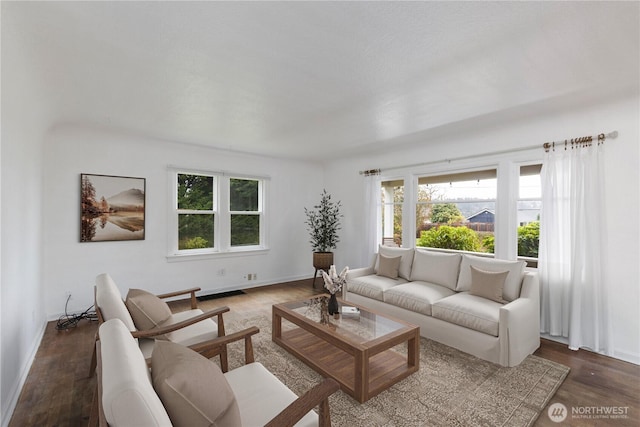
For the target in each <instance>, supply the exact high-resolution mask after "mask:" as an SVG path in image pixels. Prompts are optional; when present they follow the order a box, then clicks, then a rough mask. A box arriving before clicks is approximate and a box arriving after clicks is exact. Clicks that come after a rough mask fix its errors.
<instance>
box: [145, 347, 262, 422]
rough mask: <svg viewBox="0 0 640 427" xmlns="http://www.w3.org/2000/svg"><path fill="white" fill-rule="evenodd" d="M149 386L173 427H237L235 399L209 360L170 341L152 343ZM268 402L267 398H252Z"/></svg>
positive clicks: (222, 375)
mask: <svg viewBox="0 0 640 427" xmlns="http://www.w3.org/2000/svg"><path fill="white" fill-rule="evenodd" d="M151 371H152V376H153V386H154V387H155V389H156V391H157V393H158V395H159V396H160V399H161V400H162V402H163V403H164V406H165V408H166V409H167V412H168V413H169V417H170V418H171V422H172V423H173V425H174V426H176V427H183V426H184V427H210V426H216V427H236V426H240V425H241V421H240V409H239V408H238V403H237V401H236V397H235V395H234V393H233V390H232V389H231V386H230V385H229V382H228V381H227V379H226V378H225V376H224V374H223V373H222V371H221V370H220V368H219V367H218V365H216V364H215V363H213V362H212V361H211V360H208V359H207V358H205V357H204V356H201V355H200V354H198V353H196V352H195V351H193V350H191V349H190V348H187V347H184V346H182V345H180V344H176V343H172V342H170V341H156V344H155V348H154V350H153V356H151ZM256 398H258V399H261V398H264V399H268V396H256Z"/></svg>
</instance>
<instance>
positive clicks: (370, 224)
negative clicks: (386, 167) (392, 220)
mask: <svg viewBox="0 0 640 427" xmlns="http://www.w3.org/2000/svg"><path fill="white" fill-rule="evenodd" d="M381 203H382V200H381V198H380V175H378V174H371V175H365V177H364V203H363V209H364V214H363V215H362V218H363V230H364V234H363V236H364V242H363V243H364V245H362V247H363V250H362V255H361V257H362V259H361V260H360V261H361V263H362V264H361V266H362V267H368V266H369V265H371V263H372V262H373V258H374V255H375V254H376V253H377V252H378V244H379V243H380V242H381V241H382V239H381V236H380V224H381V222H380V219H381Z"/></svg>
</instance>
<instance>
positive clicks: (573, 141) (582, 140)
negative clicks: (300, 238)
mask: <svg viewBox="0 0 640 427" xmlns="http://www.w3.org/2000/svg"><path fill="white" fill-rule="evenodd" d="M617 137H618V131H617V130H614V131H613V132H609V133H607V134H604V133H601V134H598V135H589V136H581V137H579V138H571V139H570V140H566V139H565V140H564V141H561V142H556V141H552V142H545V143H544V144H542V148H544V150H545V151H549V149H553V148H554V147H555V145H556V144H558V145H560V144H569V143H571V144H583V145H590V144H591V141H593V139H594V138H595V139H597V141H598V144H602V143H603V142H604V140H605V139H607V138H611V139H613V138H617ZM538 147H540V145H538V144H536V145H529V146H527V147H520V148H510V149H508V150H500V151H492V152H490V153H485V154H479V155H477V154H476V155H469V156H459V157H452V158H449V159H442V160H434V161H432V162H425V163H413V164H410V165H404V166H395V167H391V168H386V169H380V168H377V169H368V170H364V171H359V172H358V173H359V174H360V175H364V176H370V175H379V174H380V172H382V171H388V170H394V169H405V168H411V167H417V166H428V165H434V164H438V163H451V162H453V161H458V160H467V159H474V158H477V157H486V156H495V155H499V154H508V153H517V152H519V151H527V150H531V149H534V148H538Z"/></svg>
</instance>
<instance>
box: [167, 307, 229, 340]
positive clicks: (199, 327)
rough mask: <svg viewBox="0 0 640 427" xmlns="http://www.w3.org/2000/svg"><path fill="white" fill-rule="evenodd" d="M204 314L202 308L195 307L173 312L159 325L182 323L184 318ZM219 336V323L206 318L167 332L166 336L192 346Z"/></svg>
mask: <svg viewBox="0 0 640 427" xmlns="http://www.w3.org/2000/svg"><path fill="white" fill-rule="evenodd" d="M201 314H202V310H200V309H199V308H195V309H192V310H187V311H180V312H178V313H173V314H171V316H169V317H168V318H167V320H165V321H164V322H162V323H161V324H160V325H159V326H168V325H173V324H176V323H180V322H182V321H184V320H187V319H190V318H192V317H196V316H199V315H201ZM217 337H218V324H217V323H216V322H215V321H214V320H213V319H205V320H202V321H200V322H198V323H194V324H193V325H189V326H187V327H185V328H181V329H178V330H175V331H173V332H169V333H167V334H165V338H166V339H168V340H169V341H172V342H175V343H178V344H182V345H184V346H190V345H193V344H198V343H200V342H203V341H209V340H212V339H214V338H217Z"/></svg>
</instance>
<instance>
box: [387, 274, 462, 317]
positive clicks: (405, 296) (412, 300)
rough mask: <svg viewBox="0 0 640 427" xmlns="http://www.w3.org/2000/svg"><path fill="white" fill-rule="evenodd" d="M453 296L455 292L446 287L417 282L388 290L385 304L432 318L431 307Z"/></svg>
mask: <svg viewBox="0 0 640 427" xmlns="http://www.w3.org/2000/svg"><path fill="white" fill-rule="evenodd" d="M453 294H455V292H454V291H452V290H451V289H449V288H446V287H444V286H440V285H436V284H434V283H425V282H419V281H417V282H409V283H405V284H403V285H398V286H394V287H393V288H390V289H388V290H387V291H386V292H385V293H384V302H386V303H388V304H392V305H395V306H398V307H402V308H406V309H407V310H411V311H415V312H417V313H422V314H425V315H427V316H431V305H432V304H433V303H434V302H436V301H439V300H441V299H442V298H445V297H448V296H451V295H453Z"/></svg>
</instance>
